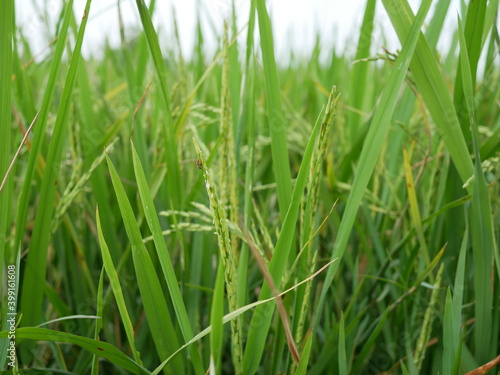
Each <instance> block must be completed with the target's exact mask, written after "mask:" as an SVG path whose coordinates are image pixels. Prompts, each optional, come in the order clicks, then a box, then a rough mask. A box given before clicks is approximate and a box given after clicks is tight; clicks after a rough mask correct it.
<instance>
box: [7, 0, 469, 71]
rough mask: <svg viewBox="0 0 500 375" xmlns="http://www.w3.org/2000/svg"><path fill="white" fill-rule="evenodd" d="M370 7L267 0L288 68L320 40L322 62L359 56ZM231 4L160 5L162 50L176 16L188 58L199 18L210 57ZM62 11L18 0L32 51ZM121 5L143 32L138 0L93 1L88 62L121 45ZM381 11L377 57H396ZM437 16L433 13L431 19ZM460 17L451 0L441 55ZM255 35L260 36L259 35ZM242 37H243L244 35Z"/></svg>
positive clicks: (351, 1) (353, 0) (352, 2)
mask: <svg viewBox="0 0 500 375" xmlns="http://www.w3.org/2000/svg"><path fill="white" fill-rule="evenodd" d="M146 3H149V1H146ZM234 3H235V9H236V16H237V19H238V25H239V29H240V30H241V29H243V28H244V27H245V23H246V22H247V20H248V12H249V6H250V5H249V0H234ZM365 3H366V1H365V0H348V1H346V0H307V1H303V0H268V1H267V4H268V6H269V9H270V13H271V18H272V24H273V27H274V40H275V49H276V54H277V58H278V62H279V61H280V60H281V61H282V62H283V63H285V64H286V63H287V60H288V58H289V56H290V51H292V50H293V52H294V54H295V55H296V56H298V57H300V56H302V57H304V58H306V57H307V56H310V53H311V51H312V49H313V47H314V44H315V42H316V40H317V38H318V37H319V40H320V43H321V46H322V47H323V48H322V53H323V54H324V56H321V58H322V59H326V60H328V56H329V54H330V53H331V51H332V47H334V48H335V49H336V50H337V51H339V52H345V53H347V55H350V56H354V54H355V45H356V44H357V39H358V37H359V28H360V25H361V21H362V17H363V11H364V7H365ZM409 3H410V4H411V6H412V8H413V9H414V11H415V10H416V9H417V7H418V5H419V4H420V0H410V1H409ZM231 4H232V2H231V0H168V1H166V0H160V1H156V11H155V14H154V22H155V24H156V25H157V27H158V30H159V32H160V35H161V36H163V38H161V40H160V43H161V44H162V45H163V47H168V44H169V43H170V44H171V46H174V45H175V38H174V37H173V35H174V25H173V17H174V15H175V18H176V20H177V26H178V30H179V34H180V35H179V36H180V40H181V48H182V53H183V56H184V57H187V58H189V56H190V54H191V52H192V51H193V46H194V44H195V40H196V24H197V19H200V21H201V25H202V27H203V38H204V42H205V48H207V49H208V50H207V51H206V52H207V54H209V55H210V54H212V53H213V52H214V51H215V50H216V49H217V48H218V45H217V42H216V40H217V38H216V35H220V34H221V33H222V23H223V20H224V19H225V18H227V17H230V15H231V9H232V6H231ZM84 5H85V1H84V0H75V5H74V6H75V10H76V11H77V13H79V12H83V8H84ZM61 6H62V1H61V0H16V12H17V14H16V22H17V25H18V27H20V28H21V29H22V32H23V33H24V35H25V36H26V37H27V39H28V40H29V41H30V44H31V46H32V50H33V51H40V52H42V51H43V50H44V47H45V46H46V45H47V43H49V41H50V40H51V39H52V38H53V36H54V33H55V30H54V28H55V27H56V25H57V20H56V19H54V18H55V17H57V15H58V14H59V10H60V8H61ZM118 6H120V8H121V13H122V18H123V22H124V23H125V25H126V26H127V27H126V28H125V30H126V37H127V39H128V38H133V36H134V35H135V33H136V31H137V30H139V29H140V20H139V15H138V13H137V8H136V5H135V1H134V0H121V1H119V2H118V1H116V0H98V1H94V3H93V4H92V7H91V12H90V19H89V27H88V29H87V32H86V35H85V42H84V46H83V54H84V56H85V57H89V56H91V55H93V56H95V57H99V55H100V53H101V51H102V46H103V45H104V44H105V43H109V44H110V45H111V46H118V45H119V40H120V35H119V21H118ZM376 11H377V13H376V16H375V32H374V37H373V41H372V53H373V54H376V53H382V52H383V51H382V47H384V48H387V49H389V50H390V51H391V52H395V50H397V49H399V48H400V44H399V42H398V40H397V38H396V35H395V33H394V30H393V29H392V26H391V24H390V21H389V19H388V17H387V15H386V13H385V10H384V8H383V5H382V2H378V4H377V9H376ZM432 13H433V12H432V9H431V11H430V12H429V15H432ZM457 13H460V1H459V0H450V8H449V11H448V16H447V19H446V21H445V27H444V28H443V33H442V36H441V39H440V41H439V44H438V50H439V51H442V52H443V53H447V51H448V49H449V47H448V46H449V44H450V39H451V36H450V33H447V32H446V31H447V30H450V27H447V26H446V25H447V24H448V25H450V22H453V20H454V18H455V17H456V14H457ZM48 31H49V32H50V34H49V35H47V33H48ZM450 31H451V30H450ZM256 32H257V33H258V30H256ZM241 35H242V38H243V37H244V35H245V34H244V33H242V34H241ZM283 59H284V60H283Z"/></svg>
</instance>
